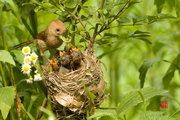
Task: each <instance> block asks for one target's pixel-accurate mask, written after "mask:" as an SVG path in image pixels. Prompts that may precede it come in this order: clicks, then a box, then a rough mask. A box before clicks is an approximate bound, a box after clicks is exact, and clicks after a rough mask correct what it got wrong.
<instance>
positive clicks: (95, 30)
mask: <svg viewBox="0 0 180 120" xmlns="http://www.w3.org/2000/svg"><path fill="white" fill-rule="evenodd" d="M104 2H105V0H101V6H100V8H99V9H100V10H102V9H103V6H104ZM100 17H101V15H100V13H99V12H98V18H100ZM98 25H99V24H98V23H96V27H95V29H94V34H93V37H92V39H91V46H92V47H93V44H94V41H95V38H96V36H97V33H98V32H97V30H98Z"/></svg>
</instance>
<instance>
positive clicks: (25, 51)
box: [22, 46, 31, 55]
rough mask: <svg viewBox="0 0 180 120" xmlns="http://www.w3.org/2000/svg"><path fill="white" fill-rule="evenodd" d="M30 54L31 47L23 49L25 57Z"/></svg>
mask: <svg viewBox="0 0 180 120" xmlns="http://www.w3.org/2000/svg"><path fill="white" fill-rule="evenodd" d="M30 52H31V48H30V47H29V46H26V47H23V49H22V53H23V54H24V55H28V54H30Z"/></svg>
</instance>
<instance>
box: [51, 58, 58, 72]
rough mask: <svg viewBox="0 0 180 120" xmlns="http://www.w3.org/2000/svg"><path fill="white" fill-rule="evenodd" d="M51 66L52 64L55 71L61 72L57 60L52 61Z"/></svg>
mask: <svg viewBox="0 0 180 120" xmlns="http://www.w3.org/2000/svg"><path fill="white" fill-rule="evenodd" d="M50 64H51V66H52V68H53V70H54V71H57V70H59V66H58V64H57V62H56V60H55V59H52V60H51V61H50Z"/></svg>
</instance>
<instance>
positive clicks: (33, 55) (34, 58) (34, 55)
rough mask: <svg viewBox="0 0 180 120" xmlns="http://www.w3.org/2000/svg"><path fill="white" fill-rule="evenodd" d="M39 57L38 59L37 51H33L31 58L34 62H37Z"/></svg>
mask: <svg viewBox="0 0 180 120" xmlns="http://www.w3.org/2000/svg"><path fill="white" fill-rule="evenodd" d="M37 59H38V56H37V54H36V53H32V54H31V60H32V62H33V63H34V64H35V63H36V61H37Z"/></svg>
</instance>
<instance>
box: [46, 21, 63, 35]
mask: <svg viewBox="0 0 180 120" xmlns="http://www.w3.org/2000/svg"><path fill="white" fill-rule="evenodd" d="M65 32H66V27H65V25H64V23H63V22H61V21H60V20H53V21H52V22H50V23H49V25H48V27H47V29H46V34H47V35H52V36H56V37H59V36H64V34H65Z"/></svg>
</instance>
